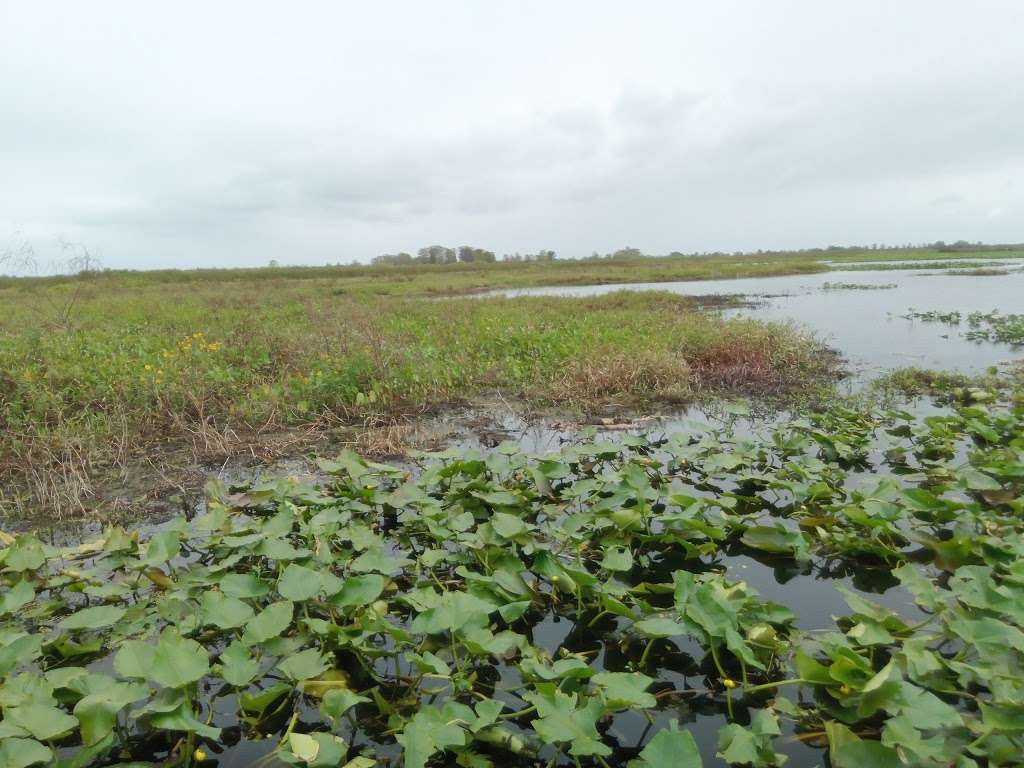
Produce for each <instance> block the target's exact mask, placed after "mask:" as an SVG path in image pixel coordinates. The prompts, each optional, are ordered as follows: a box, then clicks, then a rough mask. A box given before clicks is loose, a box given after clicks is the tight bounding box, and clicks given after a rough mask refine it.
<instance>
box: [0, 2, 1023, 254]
mask: <svg viewBox="0 0 1024 768" xmlns="http://www.w3.org/2000/svg"><path fill="white" fill-rule="evenodd" d="M0 2H2V0H0ZM1018 14H1019V9H1018V7H1017V5H1016V4H1015V3H1014V2H1012V1H1007V2H986V3H984V4H983V5H982V6H980V7H977V8H971V9H968V8H966V7H965V6H963V5H962V4H958V3H955V2H953V1H952V0H940V1H939V2H935V1H934V0H933V1H927V0H908V2H904V3H900V4H898V5H894V4H892V3H887V2H882V1H881V0H870V1H868V2H864V3H860V4H857V6H856V8H855V9H850V8H841V7H839V6H833V5H832V4H822V3H810V2H796V0H791V1H786V0H780V2H778V3H772V4H756V3H751V2H721V3H716V4H714V5H713V6H707V5H706V4H690V3H669V2H664V3H658V2H652V3H648V4H645V5H643V6H641V7H640V8H639V9H637V8H633V9H626V8H625V7H624V6H622V5H621V4H619V3H614V2H612V1H611V0H607V1H606V2H582V0H581V2H567V3H558V4H550V3H540V2H524V3H515V4H507V5H506V4H476V3H461V2H454V1H453V2H451V3H445V4H441V5H437V4H432V5H430V6H428V5H425V4H421V3H413V2H394V3H388V4H386V5H378V6H374V7H372V8H367V7H360V6H357V5H340V4H329V3H318V2H299V3H295V4H289V5H288V6H282V5H280V4H277V3H271V2H269V1H268V2H240V1H239V2H222V3H217V4H214V5H210V4H200V3H192V2H185V3H179V4H175V5H173V6H161V5H155V4H137V3H127V2H112V1H110V2H98V3H90V4H88V6H85V5H82V4H80V3H73V2H70V0H68V2H65V3H47V4H27V3H23V4H15V3H4V4H2V5H0V16H2V18H0V105H2V107H0V108H2V110H3V119H2V120H0V170H2V172H0V232H10V231H14V230H20V231H22V232H24V233H25V234H26V236H29V237H31V238H32V239H33V241H34V242H36V243H37V244H39V247H44V245H45V243H52V242H55V241H56V238H58V237H64V238H67V239H71V240H77V241H81V242H84V243H87V244H88V245H89V246H90V247H91V248H93V249H94V250H96V251H98V252H100V253H101V254H102V256H103V258H104V261H105V263H107V264H108V265H110V266H116V267H135V268H149V267H160V266H199V265H235V264H262V263H265V262H266V261H267V260H269V259H277V260H279V261H281V262H283V263H322V262H325V261H331V262H333V261H349V260H352V259H360V260H366V259H368V258H370V257H372V256H373V255H375V254H377V253H380V252H384V251H396V250H412V249H414V248H416V247H417V246H420V245H424V244H427V243H431V242H445V243H450V244H453V245H454V244H460V243H467V242H469V243H477V244H480V245H484V246H486V247H489V248H491V249H494V250H496V251H498V252H503V251H514V250H521V251H522V250H532V249H536V248H541V247H551V248H555V249H556V250H558V251H559V252H561V253H563V254H565V255H583V254H587V253H589V252H591V251H592V250H595V249H599V250H602V251H603V250H609V249H613V248H616V247H619V246H622V245H625V244H631V245H635V246H638V247H641V248H643V249H645V250H647V251H650V252H667V251H670V250H717V249H722V250H733V249H741V248H750V249H753V248H761V247H764V248H769V247H803V246H812V245H819V244H825V243H834V242H907V241H923V240H932V239H947V240H950V239H959V238H961V237H963V238H967V239H971V240H976V239H984V240H1021V239H1024V231H1022V229H1021V226H1020V221H1021V220H1022V217H1021V214H1022V213H1024V192H1022V191H1021V189H1020V185H1014V184H1013V180H1014V178H1015V177H1016V176H1017V175H1018V174H1019V173H1020V171H1021V170H1022V168H1024V96H1022V95H1021V91H1020V88H1019V85H1018V83H1017V80H1018V79H1019V73H1020V72H1021V71H1024V51H1022V50H1021V48H1020V46H1019V45H1018V43H1017V41H1016V39H1015V36H1014V30H1015V29H1017V25H1016V21H1017V18H1018Z"/></svg>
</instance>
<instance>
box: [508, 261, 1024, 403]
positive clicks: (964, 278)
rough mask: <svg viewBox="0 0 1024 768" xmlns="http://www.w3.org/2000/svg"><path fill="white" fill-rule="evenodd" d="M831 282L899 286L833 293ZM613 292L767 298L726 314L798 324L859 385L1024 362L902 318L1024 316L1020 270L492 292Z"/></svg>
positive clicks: (1000, 347) (1007, 349)
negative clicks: (928, 371)
mask: <svg viewBox="0 0 1024 768" xmlns="http://www.w3.org/2000/svg"><path fill="white" fill-rule="evenodd" d="M1015 263H1016V264H1020V262H1015ZM826 283H833V284H834V283H855V284H858V285H872V286H885V285H891V284H895V287H894V288H875V289H872V290H850V289H832V290H829V289H826V288H825V285H826ZM613 291H668V292H670V293H678V294H682V295H685V296H706V295H713V294H744V295H747V296H754V297H762V299H763V300H762V302H760V303H759V305H758V306H757V307H754V308H743V309H735V310H727V312H726V314H727V315H729V316H746V317H756V318H761V319H764V320H775V321H792V322H796V323H798V324H799V325H800V326H802V327H804V328H806V329H807V330H810V331H812V332H814V333H815V334H816V335H817V336H818V337H819V338H820V339H822V340H823V341H824V342H825V343H827V344H828V345H829V346H831V347H833V348H834V349H836V350H838V351H839V352H840V353H841V354H842V355H843V357H844V358H846V360H847V361H848V367H849V368H850V370H851V373H852V374H853V381H854V382H856V383H862V382H864V381H866V380H868V379H870V378H874V377H875V376H877V375H878V374H880V373H884V372H885V371H889V370H892V369H894V368H902V367H908V366H915V367H921V368H933V369H937V370H945V371H962V372H965V373H979V372H983V371H984V370H985V369H986V368H988V367H990V366H993V365H1000V364H1004V363H1007V362H1009V361H1011V360H1015V359H1020V358H1024V349H1022V348H1014V347H1012V346H1010V345H1008V344H994V343H990V342H975V341H969V340H967V339H964V338H962V337H961V335H960V329H957V328H956V327H951V326H948V325H944V324H941V323H923V322H920V321H915V320H907V319H904V318H903V317H901V315H904V314H906V313H907V310H908V309H911V308H913V309H916V310H921V311H928V310H942V311H950V310H957V311H960V312H963V313H968V312H988V311H990V310H993V309H998V310H999V311H1000V312H1002V313H1004V314H1010V313H1022V312H1024V272H1022V271H1018V270H1013V271H1010V273H1009V274H1006V275H986V276H980V275H979V276H972V275H949V274H945V273H930V272H928V271H927V270H920V269H914V270H901V269H879V270H872V271H851V272H824V273H821V274H813V275H787V276H782V277H759V278H745V279H738V280H694V281H688V282H676V283H625V284H619V285H587V286H570V287H546V288H529V289H522V290H510V291H500V292H496V293H494V294H490V295H502V296H507V297H518V296H598V295H601V294H606V293H611V292H613Z"/></svg>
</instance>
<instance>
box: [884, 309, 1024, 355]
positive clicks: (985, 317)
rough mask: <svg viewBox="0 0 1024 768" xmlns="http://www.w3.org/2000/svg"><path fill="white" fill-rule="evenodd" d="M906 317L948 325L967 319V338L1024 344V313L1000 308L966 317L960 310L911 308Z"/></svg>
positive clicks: (958, 323) (972, 313) (973, 313)
mask: <svg viewBox="0 0 1024 768" xmlns="http://www.w3.org/2000/svg"><path fill="white" fill-rule="evenodd" d="M904 317H906V318H908V319H910V320H921V321H923V322H927V323H945V324H946V325H960V324H961V321H964V320H966V323H967V330H966V331H965V332H964V334H963V336H964V338H965V339H971V340H973V341H995V342H1001V343H1003V344H1011V345H1013V346H1020V345H1022V344H1024V315H1013V314H1011V315H1004V314H1002V313H1001V312H999V311H998V310H992V311H991V312H971V313H970V314H968V315H967V316H966V317H964V316H963V315H962V314H961V313H960V312H942V311H936V310H933V311H929V312H917V311H915V310H913V309H911V310H910V311H909V312H908V313H907V314H906V315H904Z"/></svg>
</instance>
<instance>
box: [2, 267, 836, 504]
mask: <svg viewBox="0 0 1024 768" xmlns="http://www.w3.org/2000/svg"><path fill="white" fill-rule="evenodd" d="M500 266H501V265H497V268H500ZM526 271H527V272H530V271H531V270H528V269H527V270H526ZM254 274H258V273H254ZM376 274H377V275H378V278H379V275H380V274H381V272H380V270H377V271H376ZM417 279H419V278H417ZM434 282H435V284H436V278H435V279H434ZM392 290H393V291H394V295H389V294H390V292H391V291H392ZM2 293H3V294H4V295H3V298H2V299H0V301H3V302H4V305H5V307H6V308H7V309H8V311H7V313H6V314H5V316H4V317H3V318H0V428H2V432H0V435H2V437H0V483H2V487H3V488H4V489H5V490H4V491H3V493H4V494H5V495H6V500H5V504H6V506H7V508H8V511H10V510H12V509H14V508H19V507H21V506H24V505H26V504H28V503H30V502H32V501H33V500H34V502H35V503H36V504H37V505H39V506H43V507H45V508H47V509H48V510H49V511H51V512H63V513H67V512H72V511H81V510H82V509H84V508H85V507H86V506H88V505H89V503H90V500H91V499H92V498H93V497H94V496H95V494H96V493H97V490H98V489H97V488H96V480H97V479H98V478H111V477H117V476H122V475H123V474H124V473H125V472H127V470H128V468H129V467H132V466H136V465H138V464H139V463H140V462H139V460H140V459H145V460H147V461H155V460H157V459H159V457H160V456H161V455H164V454H166V453H167V452H169V451H180V450H182V449H187V450H189V451H190V453H191V460H192V461H195V460H206V461H214V460H222V459H223V457H224V456H226V455H231V454H232V453H234V452H239V451H242V450H244V451H245V452H247V453H248V452H249V451H250V450H251V446H253V445H256V446H258V445H259V442H260V440H261V439H262V438H263V436H266V435H275V434H277V433H278V432H279V431H280V430H281V429H285V428H298V427H302V428H310V427H316V428H318V429H321V430H322V429H328V428H331V427H336V426H343V425H347V424H362V423H366V422H367V421H369V422H372V423H380V422H382V421H386V420H389V419H394V418H396V417H397V416H400V415H401V414H405V413H411V412H422V411H424V410H427V409H435V408H437V407H439V406H440V405H441V404H444V403H450V402H451V401H453V400H466V399H470V398H474V397H479V396H482V395H488V394H493V393H500V394H501V395H502V396H504V397H507V398H520V399H526V400H529V401H531V402H534V403H561V404H567V405H570V406H574V405H575V406H582V405H586V404H588V403H593V402H597V401H601V402H619V403H622V402H624V401H628V400H630V399H636V398H648V399H651V398H653V399H661V400H672V401H679V400H685V399H688V398H691V397H693V396H694V395H695V394H697V393H699V392H708V391H717V392H724V391H754V390H757V391H768V392H779V391H784V390H786V389H789V388H793V387H799V386H802V385H806V384H808V383H810V382H813V381H814V380H815V379H818V378H820V377H822V376H823V375H826V374H827V373H828V371H829V370H830V368H831V366H832V365H833V361H832V359H831V358H829V357H828V356H822V355H820V354H819V349H818V346H817V345H816V344H815V343H813V342H811V341H810V340H808V339H807V338H806V337H805V336H804V335H803V334H802V333H799V332H797V331H796V330H794V329H791V328H788V327H783V326H779V325H771V324H767V323H762V322H757V321H753V320H724V319H722V318H721V317H720V316H718V315H716V314H709V313H705V312H701V311H699V310H698V307H699V306H702V305H703V302H704V300H696V299H690V298H686V297H681V296H675V295H667V294H652V293H643V294H633V293H619V294H615V295H610V296H605V297H600V298H592V299H572V300H565V299H554V298H529V299H517V300H515V301H512V300H506V299H501V298H486V299H446V300H439V301H424V300H422V299H421V298H407V297H406V296H407V295H408V294H409V293H411V291H410V290H409V288H408V286H407V285H405V284H403V283H402V282H401V281H400V280H397V279H393V280H392V281H391V282H390V283H383V284H382V283H381V282H380V281H379V280H377V281H372V282H371V281H369V280H367V281H366V282H364V283H361V284H359V285H358V286H356V285H353V284H352V283H347V282H344V281H335V280H323V279H310V278H308V277H306V278H301V279H291V280H285V279H276V280H270V281H268V280H266V279H265V278H262V277H257V278H254V279H252V280H248V279H242V278H236V279H223V280H222V279H216V280H211V279H207V280H200V279H190V280H188V281H180V282H179V281H175V280H169V279H167V275H165V274H157V275H154V276H149V275H98V276H96V277H95V278H93V279H88V280H80V281H68V282H53V283H50V282H41V283H40V282H35V283H27V284H24V285H22V284H18V285H17V286H16V287H9V288H7V289H6V290H4V291H3V292H2ZM175 463H176V464H178V465H181V464H184V463H188V462H187V461H183V460H181V458H180V457H179V459H178V460H177V461H176V462H175Z"/></svg>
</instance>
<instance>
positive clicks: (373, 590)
mask: <svg viewBox="0 0 1024 768" xmlns="http://www.w3.org/2000/svg"><path fill="white" fill-rule="evenodd" d="M383 591H384V577H383V576H381V575H380V574H378V573H368V574H365V575H363V576H350V577H349V578H347V579H345V580H344V583H343V584H342V587H341V590H340V591H338V593H337V594H335V595H334V596H333V597H332V598H331V601H330V602H331V605H333V606H334V607H335V608H352V607H360V608H361V607H363V606H366V605H370V603H372V602H373V601H374V600H376V599H377V598H378V597H380V593H381V592H383Z"/></svg>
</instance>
